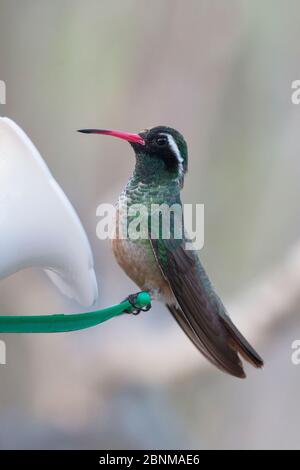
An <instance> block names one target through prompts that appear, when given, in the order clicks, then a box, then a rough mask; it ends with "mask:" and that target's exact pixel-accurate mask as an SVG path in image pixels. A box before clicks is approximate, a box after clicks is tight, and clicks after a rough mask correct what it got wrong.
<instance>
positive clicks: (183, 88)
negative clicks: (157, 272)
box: [0, 0, 300, 449]
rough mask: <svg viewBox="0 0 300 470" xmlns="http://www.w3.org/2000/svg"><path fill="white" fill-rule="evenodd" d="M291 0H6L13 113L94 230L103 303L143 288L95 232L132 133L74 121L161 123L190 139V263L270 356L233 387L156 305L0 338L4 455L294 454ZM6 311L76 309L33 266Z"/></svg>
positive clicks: (298, 232) (126, 159) (0, 50)
mask: <svg viewBox="0 0 300 470" xmlns="http://www.w3.org/2000/svg"><path fill="white" fill-rule="evenodd" d="M299 15H300V3H299V2H298V1H297V0H295V1H294V0H289V1H288V2H284V3H283V2H280V1H277V0H264V1H263V2H259V1H258V0H252V1H250V0H226V1H219V0H187V1H183V0H152V1H151V2H146V0H122V2H120V1H119V2H117V1H114V2H112V1H109V0H86V1H84V2H83V1H79V0H52V1H46V0H41V1H38V0H23V1H20V0H0V79H1V80H4V81H5V82H6V87H7V103H6V105H0V114H1V115H6V116H8V117H10V118H12V119H14V120H16V122H17V123H18V124H19V125H20V126H21V127H23V128H24V130H25V131H26V132H27V133H28V134H29V136H30V137H31V138H32V140H33V141H34V143H35V144H36V145H37V147H38V149H39V150H40V152H41V154H42V155H43V157H44V159H45V160H46V162H47V164H48V166H49V168H50V170H51V172H52V173H53V175H54V176H55V178H56V179H57V181H58V182H59V184H60V185H61V186H62V187H63V189H64V191H65V192H66V194H67V195H68V197H69V198H70V200H71V201H72V203H73V205H74V206H75V208H76V210H77V211H78V213H79V215H80V218H81V220H82V222H83V224H84V226H85V228H86V230H87V233H88V236H89V239H90V241H91V245H92V249H93V252H94V256H95V267H96V272H97V276H98V281H99V287H100V297H99V300H98V303H97V305H96V306H97V307H104V306H107V305H111V304H113V303H117V302H119V301H120V300H122V299H123V298H124V297H126V296H127V295H128V294H129V293H132V292H136V286H134V285H133V283H132V282H131V281H130V280H129V279H128V278H127V277H126V276H125V274H124V273H123V272H122V271H121V270H120V268H119V267H118V266H117V264H116V262H115V260H114V258H113V255H112V253H111V252H110V247H109V241H100V240H98V239H97V237H96V225H97V222H98V220H97V217H96V208H97V206H98V205H99V204H100V203H101V202H111V203H113V202H115V201H116V199H117V197H118V194H119V192H120V191H121V189H122V188H123V187H124V185H125V184H126V181H127V179H128V177H129V175H130V173H131V172H132V169H133V165H134V158H133V155H132V151H131V149H130V147H129V145H126V143H124V142H121V141H117V140H111V139H106V138H100V137H99V138H97V137H85V136H82V135H79V134H78V133H76V132H75V130H76V129H78V128H84V127H100V128H101V127H102V128H116V129H121V130H126V131H132V132H136V131H139V130H141V129H144V128H146V127H152V126H155V125H160V124H165V125H169V126H172V127H175V128H177V129H178V130H180V131H181V132H182V133H183V134H184V136H185V137H186V139H187V141H188V143H189V152H190V173H189V174H188V176H187V178H186V183H185V188H184V194H183V199H184V202H187V203H204V204H205V247H204V248H203V249H202V250H201V253H200V255H201V259H202V261H203V263H204V265H205V267H206V269H207V271H208V273H209V275H210V277H211V279H212V281H213V282H214V284H215V286H216V289H217V291H218V293H219V294H220V296H221V297H222V298H223V300H224V302H225V304H226V306H227V307H228V310H229V312H230V314H231V316H232V318H233V319H234V321H235V323H236V324H237V325H238V326H239V327H240V328H241V330H242V331H243V332H244V333H245V335H246V336H248V337H249V339H250V340H251V341H252V343H253V344H254V345H255V347H256V348H257V349H258V351H259V352H260V353H261V355H262V356H263V357H264V359H265V363H266V365H265V368H264V370H263V371H255V370H250V368H247V374H248V378H247V380H245V381H239V380H237V379H234V378H232V377H229V376H226V375H223V374H222V373H221V372H219V371H218V370H216V369H215V368H213V367H212V366H210V365H207V364H206V362H204V360H203V359H202V358H201V357H200V355H199V353H198V352H197V351H196V349H194V347H193V346H192V345H191V344H190V342H189V341H188V340H187V339H186V337H185V336H184V334H183V333H182V332H181V331H180V330H179V328H178V327H177V325H176V324H175V322H174V321H173V320H172V318H170V316H169V314H168V313H167V311H166V310H164V308H163V307H161V306H159V305H154V307H153V309H152V310H151V312H150V313H148V314H144V315H140V316H139V317H137V318H134V317H126V316H124V317H122V318H118V319H113V320H111V321H110V322H107V323H105V324H103V325H101V326H99V327H97V328H94V329H91V330H86V331H82V332H78V333H69V334H56V335H1V339H3V340H5V341H6V344H7V365H6V366H0V448H2V449H30V448H33V449H38V448H41V449H45V448H51V449H58V448H59V449H73V448H74V449H75V448H80V449H81V448H84V449H89V448H96V449H105V448H110V449H114V448H119V449H139V448H141V449H143V448H144V449H150V448H152V449H160V448H169V449H180V448H181V449H183V448H190V449H199V448H200V449H211V448H218V449H219V448H225V449H229V448H233V449H242V448H250V449H253V448H300V437H299V420H300V409H299V404H298V391H299V388H300V366H298V367H297V366H295V365H293V364H292V362H291V353H292V349H291V344H292V342H293V341H294V340H295V339H299V338H300V312H299V306H300V254H299V253H300V211H299V207H298V206H299V204H298V201H299V177H300V159H299V154H300V139H299V132H298V129H299V126H300V106H299V107H298V106H296V105H294V104H292V102H291V94H292V89H291V83H292V81H293V80H296V79H299V78H300V63H299V57H300V30H299ZM0 299H1V302H0V305H1V313H8V314H33V313H36V314H37V313H42V314H46V313H56V312H66V313H71V312H77V311H78V312H79V311H83V310H82V308H81V307H80V306H79V305H77V304H75V303H72V302H70V301H68V300H66V299H65V298H64V297H62V296H61V295H60V294H59V292H58V291H57V290H56V289H55V288H54V287H53V286H52V284H51V283H50V282H49V280H48V278H47V277H46V276H45V275H44V273H42V272H40V271H37V270H27V271H23V272H20V273H18V274H16V275H14V276H12V277H10V278H8V279H6V280H4V281H2V282H1V284H0Z"/></svg>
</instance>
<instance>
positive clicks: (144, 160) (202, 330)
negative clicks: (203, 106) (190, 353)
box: [79, 126, 263, 378]
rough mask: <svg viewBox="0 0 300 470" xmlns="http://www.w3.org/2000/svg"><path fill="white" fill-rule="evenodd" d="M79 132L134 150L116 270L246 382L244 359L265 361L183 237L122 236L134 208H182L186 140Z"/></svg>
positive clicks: (168, 131) (150, 133)
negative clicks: (235, 321) (113, 140)
mask: <svg viewBox="0 0 300 470" xmlns="http://www.w3.org/2000/svg"><path fill="white" fill-rule="evenodd" d="M79 132H83V133H86V134H103V135H110V136H113V137H117V138H120V139H123V140H126V141H127V142H129V143H130V145H131V146H132V148H133V150H134V154H135V169H134V172H133V175H132V176H131V178H130V179H129V181H128V183H127V185H126V187H125V189H124V190H123V192H122V193H121V195H120V196H119V199H118V203H117V206H116V221H115V232H114V236H113V237H112V249H113V252H114V255H115V257H116V260H117V262H118V263H119V265H120V266H121V268H123V270H124V271H125V272H126V273H127V275H128V276H129V277H130V278H131V279H132V280H133V281H134V282H135V283H136V284H137V285H138V286H139V288H140V289H142V290H145V291H148V292H149V294H150V295H151V299H152V300H158V301H161V302H163V303H164V304H165V305H166V307H167V309H168V310H169V311H170V312H171V314H172V315H173V317H174V318H175V320H176V321H177V323H178V324H179V326H180V327H181V328H182V330H183V331H184V332H185V333H186V335H187V336H188V338H189V339H190V340H191V341H192V343H193V344H194V345H195V346H196V348H198V350H199V351H200V352H201V353H202V354H203V355H204V356H205V357H206V358H207V359H208V360H209V361H210V362H211V363H212V364H214V365H215V366H216V367H217V368H219V369H220V370H222V371H223V372H226V373H228V374H231V375H232V376H235V377H238V378H245V377H246V375H245V372H244V367H243V363H242V360H241V358H243V359H245V360H246V361H248V362H249V363H250V364H252V365H253V366H254V367H256V368H260V367H262V366H263V360H262V359H261V357H260V356H259V354H258V353H257V352H256V351H255V350H254V348H253V347H252V346H251V345H250V344H249V343H248V341H247V340H246V339H245V338H244V336H243V335H242V334H241V333H240V331H239V330H238V329H237V327H236V326H235V325H234V324H233V322H232V321H231V319H230V317H229V315H228V314H227V311H226V308H225V307H224V305H223V303H222V301H221V299H220V298H219V296H218V295H217V294H216V292H215V290H214V288H213V286H212V284H211V282H210V280H209V278H208V276H207V274H206V272H205V270H204V268H203V266H202V264H201V262H200V260H199V257H198V254H197V252H196V251H195V250H190V249H189V250H187V249H186V243H187V241H188V235H187V234H186V232H185V230H183V232H182V236H181V237H178V236H177V237H175V236H174V232H172V233H171V235H170V237H168V238H164V237H163V236H162V234H161V231H159V233H157V232H155V233H154V234H153V232H152V231H151V229H149V231H148V233H147V236H146V237H145V238H143V239H141V238H138V239H132V238H130V237H128V236H127V237H120V236H119V235H120V227H122V224H123V223H124V224H125V220H126V221H127V216H128V210H129V209H130V207H131V206H132V205H133V204H143V205H144V206H146V207H147V208H150V207H151V205H152V204H157V205H161V204H168V206H172V205H173V204H179V205H180V206H182V203H181V197H180V192H181V189H182V188H183V184H184V177H185V175H186V173H187V170H188V147H187V143H186V141H185V139H184V137H183V136H182V135H181V134H180V133H179V132H178V131H176V130H175V129H173V128H171V127H167V126H157V127H154V128H152V129H147V130H144V131H142V132H140V133H138V134H133V133H128V132H120V131H116V130H107V129H82V130H80V131H79ZM147 217H149V215H147ZM174 217H176V216H174ZM182 223H183V225H184V220H183V216H182ZM173 225H174V224H173ZM173 225H172V226H173ZM127 235H128V234H127ZM154 235H155V236H154Z"/></svg>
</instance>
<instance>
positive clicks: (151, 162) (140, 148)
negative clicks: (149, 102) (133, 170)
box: [79, 126, 188, 184]
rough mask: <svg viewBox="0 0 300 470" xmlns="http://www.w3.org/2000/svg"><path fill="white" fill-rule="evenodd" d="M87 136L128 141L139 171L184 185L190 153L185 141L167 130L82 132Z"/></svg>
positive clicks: (173, 131)
mask: <svg viewBox="0 0 300 470" xmlns="http://www.w3.org/2000/svg"><path fill="white" fill-rule="evenodd" d="M79 132H83V133H85V134H104V135H110V136H113V137H117V138H119V139H123V140H126V141H127V142H129V143H130V144H131V146H132V147H133V149H134V152H135V156H136V162H137V168H138V170H139V171H140V172H142V173H144V174H148V175H153V177H155V175H156V177H159V176H161V175H162V174H163V176H164V177H165V178H167V179H168V178H170V179H174V178H177V179H178V180H179V181H180V183H181V184H182V183H183V178H184V175H185V173H186V172H187V167H188V149H187V144H186V141H185V139H184V137H183V136H182V135H181V134H180V133H179V132H178V131H176V130H175V129H173V128H171V127H166V126H158V127H153V128H152V129H146V130H144V131H142V132H140V133H139V134H131V133H128V132H120V131H115V130H107V129H105V130H104V129H82V130H80V131H79Z"/></svg>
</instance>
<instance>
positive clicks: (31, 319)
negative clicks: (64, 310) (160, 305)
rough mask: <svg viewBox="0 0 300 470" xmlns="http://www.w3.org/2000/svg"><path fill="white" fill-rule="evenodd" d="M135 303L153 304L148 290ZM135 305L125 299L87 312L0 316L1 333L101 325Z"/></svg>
mask: <svg viewBox="0 0 300 470" xmlns="http://www.w3.org/2000/svg"><path fill="white" fill-rule="evenodd" d="M134 304H135V306H136V307H137V308H141V309H143V308H145V307H148V306H150V305H151V297H150V295H149V294H148V292H139V293H138V294H136V296H135V301H134ZM133 311H134V307H133V305H132V304H131V303H130V302H129V301H128V300H125V301H124V302H121V303H120V304H117V305H113V306H112V307H107V308H104V309H101V310H95V311H94V312H87V313H74V314H69V315H64V314H56V315H28V316H9V315H5V316H0V333H62V332H66V331H76V330H83V329H85V328H90V327H91V326H96V325H99V323H103V322H105V321H106V320H109V319H110V318H113V317H116V316H119V315H122V314H123V313H125V312H126V313H132V312H133Z"/></svg>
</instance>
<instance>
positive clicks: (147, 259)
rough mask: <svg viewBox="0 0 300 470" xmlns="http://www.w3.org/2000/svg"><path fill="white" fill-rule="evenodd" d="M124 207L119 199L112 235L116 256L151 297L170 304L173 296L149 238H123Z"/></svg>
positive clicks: (124, 229)
mask: <svg viewBox="0 0 300 470" xmlns="http://www.w3.org/2000/svg"><path fill="white" fill-rule="evenodd" d="M125 210H126V211H127V209H125V208H124V205H123V204H122V200H121V201H119V203H118V204H117V207H116V217H115V221H114V224H113V227H114V228H113V233H112V237H111V240H112V250H113V253H114V255H115V258H116V260H117V262H118V264H119V265H120V266H121V268H122V269H123V270H124V271H125V272H126V274H127V275H128V276H129V277H130V278H131V279H132V280H133V281H134V282H135V283H136V284H137V285H138V286H139V287H140V289H142V290H147V291H150V292H151V295H152V298H155V299H157V300H163V301H165V302H169V303H170V302H171V298H173V295H172V293H171V290H170V287H169V284H168V282H167V281H166V279H165V278H164V277H163V275H162V272H161V270H160V267H159V265H158V263H157V261H156V258H155V256H154V253H153V251H152V247H151V244H150V240H149V239H148V238H145V239H140V238H139V239H137V240H133V239H131V238H129V237H126V234H127V227H125V224H126V223H127V216H126V214H127V212H126V214H125Z"/></svg>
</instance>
